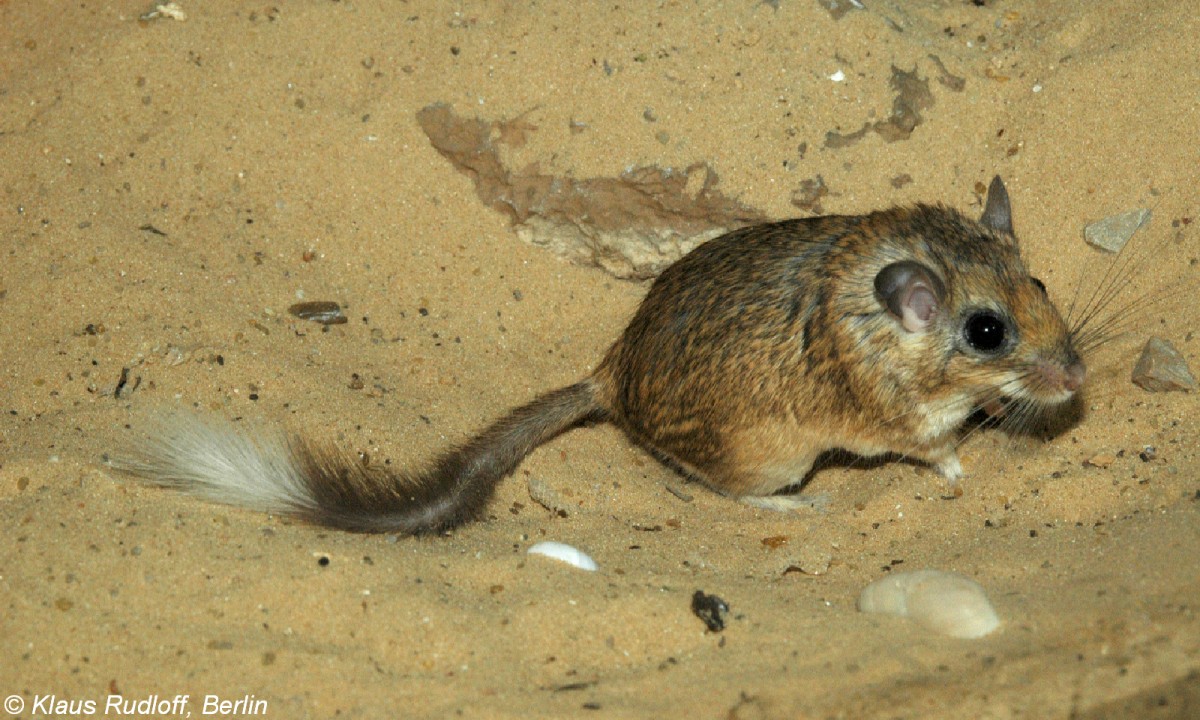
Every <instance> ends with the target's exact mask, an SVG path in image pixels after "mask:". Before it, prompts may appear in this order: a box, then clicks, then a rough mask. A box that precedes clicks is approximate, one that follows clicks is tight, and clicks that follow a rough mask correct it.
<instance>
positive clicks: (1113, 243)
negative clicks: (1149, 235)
mask: <svg viewBox="0 0 1200 720" xmlns="http://www.w3.org/2000/svg"><path fill="white" fill-rule="evenodd" d="M1151 214H1152V213H1151V212H1150V210H1149V209H1148V208H1138V209H1137V210H1130V211H1129V212H1123V213H1121V214H1120V215H1112V216H1109V217H1106V218H1104V219H1103V220H1097V221H1096V222H1094V223H1091V224H1089V225H1087V226H1086V227H1084V228H1083V239H1084V240H1086V241H1087V243H1088V244H1089V245H1091V246H1093V247H1098V248H1100V249H1101V250H1106V251H1108V252H1111V253H1117V252H1121V248H1123V247H1125V243H1127V242H1129V238H1131V237H1133V234H1134V233H1135V232H1137V231H1138V230H1140V229H1141V227H1142V226H1143V225H1145V224H1146V223H1148V222H1150V216H1151Z"/></svg>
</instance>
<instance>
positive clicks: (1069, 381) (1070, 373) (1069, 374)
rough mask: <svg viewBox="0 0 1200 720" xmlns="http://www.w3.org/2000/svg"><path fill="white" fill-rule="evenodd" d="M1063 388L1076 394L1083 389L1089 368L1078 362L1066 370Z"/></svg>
mask: <svg viewBox="0 0 1200 720" xmlns="http://www.w3.org/2000/svg"><path fill="white" fill-rule="evenodd" d="M1064 370H1065V372H1064V373H1063V387H1064V388H1066V389H1067V390H1070V391H1071V392H1075V391H1076V390H1078V389H1079V388H1081V387H1083V381H1084V379H1085V378H1086V377H1087V368H1086V367H1085V366H1084V364H1083V363H1082V362H1081V361H1079V360H1076V361H1075V362H1073V363H1071V364H1070V365H1068V366H1067V367H1066V368H1064Z"/></svg>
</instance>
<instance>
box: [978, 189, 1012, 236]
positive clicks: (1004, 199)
mask: <svg viewBox="0 0 1200 720" xmlns="http://www.w3.org/2000/svg"><path fill="white" fill-rule="evenodd" d="M979 223H980V224H981V225H983V226H984V227H988V228H991V229H992V230H995V231H996V232H1002V233H1007V234H1009V235H1014V236H1015V235H1016V233H1014V232H1013V225H1012V207H1011V206H1010V205H1009V204H1008V190H1007V189H1006V188H1005V187H1004V181H1003V180H1001V179H1000V176H999V175H997V176H996V177H994V178H992V184H991V185H988V192H987V202H986V203H984V206H983V216H982V217H980V218H979Z"/></svg>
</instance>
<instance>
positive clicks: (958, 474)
mask: <svg viewBox="0 0 1200 720" xmlns="http://www.w3.org/2000/svg"><path fill="white" fill-rule="evenodd" d="M934 465H935V467H937V471H938V472H939V473H941V475H942V477H944V478H946V483H947V484H948V485H950V487H957V486H958V481H959V480H960V479H962V476H963V467H962V462H961V461H960V460H959V459H958V453H956V452H954V451H953V450H951V451H950V452H949V453H947V454H945V455H942V456H941V457H939V458H937V459H936V460H934Z"/></svg>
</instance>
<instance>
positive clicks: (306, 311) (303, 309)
mask: <svg viewBox="0 0 1200 720" xmlns="http://www.w3.org/2000/svg"><path fill="white" fill-rule="evenodd" d="M288 312H290V313H291V314H293V315H295V316H296V317H298V318H300V319H301V320H312V321H313V322H316V323H321V324H322V325H342V324H344V323H346V322H347V320H346V316H345V314H343V313H342V308H341V306H340V305H338V304H337V303H335V302H333V301H332V300H312V301H309V302H298V303H296V304H295V305H292V306H291V307H289V308H288Z"/></svg>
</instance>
